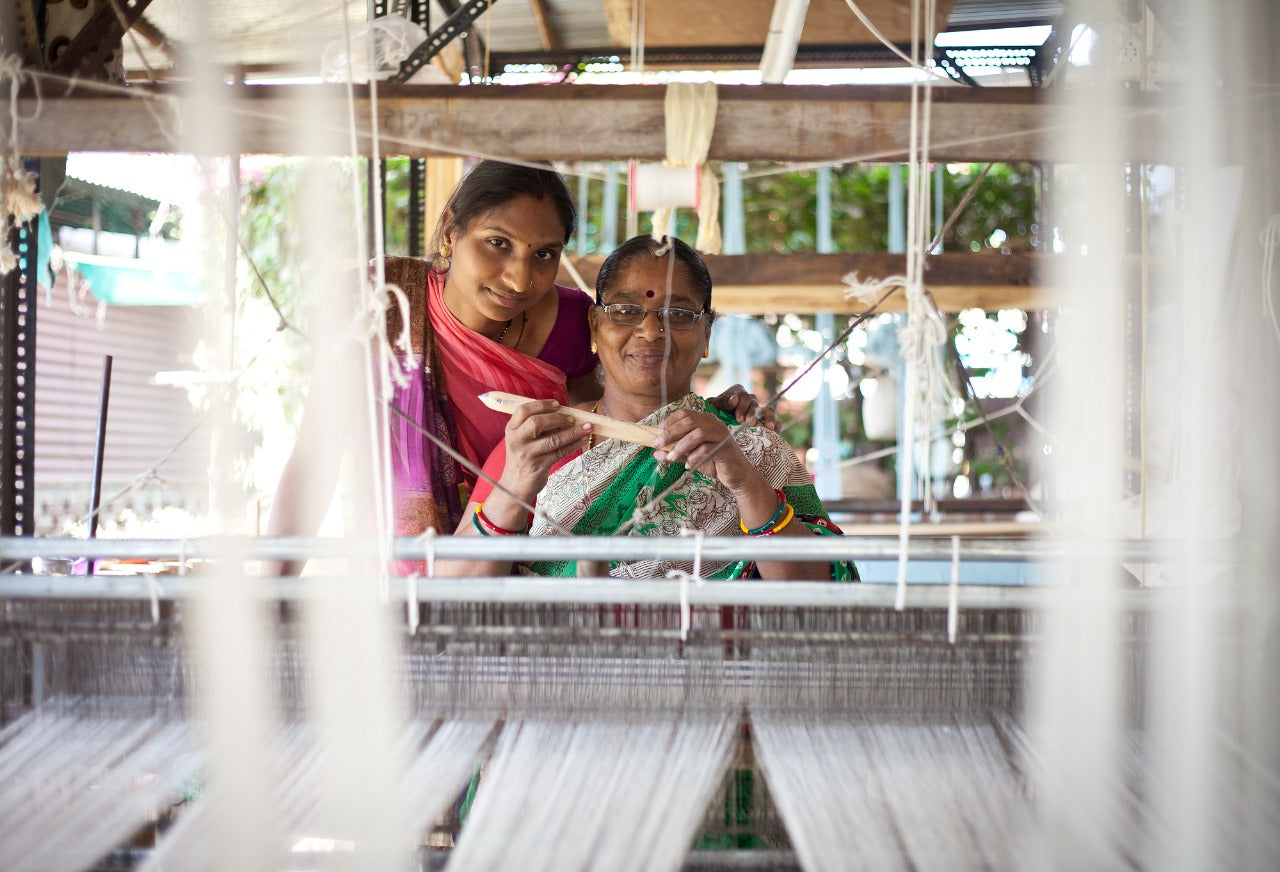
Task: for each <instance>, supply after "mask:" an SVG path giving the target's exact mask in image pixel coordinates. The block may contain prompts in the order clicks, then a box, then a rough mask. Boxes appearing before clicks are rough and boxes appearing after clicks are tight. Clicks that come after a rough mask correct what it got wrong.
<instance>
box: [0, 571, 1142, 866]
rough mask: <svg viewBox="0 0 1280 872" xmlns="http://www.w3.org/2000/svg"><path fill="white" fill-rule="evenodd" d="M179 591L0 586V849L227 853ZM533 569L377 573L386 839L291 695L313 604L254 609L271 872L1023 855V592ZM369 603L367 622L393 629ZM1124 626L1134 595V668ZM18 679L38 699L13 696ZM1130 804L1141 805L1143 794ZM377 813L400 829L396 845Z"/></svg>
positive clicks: (11, 858)
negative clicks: (394, 590) (392, 580)
mask: <svg viewBox="0 0 1280 872" xmlns="http://www.w3.org/2000/svg"><path fill="white" fill-rule="evenodd" d="M54 581H55V582H63V581H65V582H68V583H69V584H70V583H73V582H75V581H76V580H74V579H56V580H54ZM91 581H92V580H89V582H91ZM197 581H198V576H189V577H186V578H178V577H170V578H167V579H165V582H164V588H165V595H164V597H163V598H157V599H153V601H152V602H151V603H148V602H146V600H147V599H148V596H149V592H150V595H151V596H153V597H154V595H155V589H154V586H151V587H148V586H147V585H141V584H132V585H131V584H130V583H129V582H128V581H124V582H122V583H120V584H118V585H117V595H116V596H115V597H111V598H96V599H44V598H42V597H43V595H42V596H41V597H40V598H18V599H11V600H8V601H6V603H5V612H4V623H3V625H2V632H0V640H3V659H0V669H2V672H0V689H2V690H3V701H4V702H5V710H4V711H5V715H6V720H7V721H8V724H7V726H6V728H5V730H4V732H3V734H0V784H4V785H5V789H4V791H3V793H2V794H0V795H2V796H3V806H4V807H3V809H0V855H2V856H0V864H2V865H3V866H4V868H6V869H67V870H83V869H99V868H121V867H130V868H132V867H136V868H142V869H171V868H182V869H191V868H219V861H217V860H215V857H220V858H222V862H225V861H226V859H227V857H228V855H227V854H226V853H225V850H224V851H223V853H219V846H218V845H217V844H216V842H215V841H214V840H215V836H214V835H213V834H214V833H215V832H216V831H217V830H216V827H215V826H214V825H213V822H214V819H215V817H216V815H217V814H218V805H217V803H218V799H217V796H218V786H217V776H216V775H213V776H212V779H211V778H210V776H211V772H210V765H211V764H210V755H209V753H208V752H207V748H206V746H205V743H204V742H203V740H202V735H201V729H200V728H199V723H198V719H193V711H192V709H193V690H194V689H195V688H196V687H198V685H199V684H200V682H201V680H202V672H201V669H200V667H199V665H198V664H197V662H196V658H194V657H193V655H192V652H191V645H190V642H189V639H190V636H191V633H192V627H191V624H190V621H189V618H190V615H191V614H192V613H191V611H190V610H191V608H193V607H196V608H198V605H193V604H192V603H191V602H188V601H187V597H188V596H191V595H193V594H192V591H193V590H194V583H195V582H197ZM89 582H86V584H87V583H89ZM369 584H372V582H369ZM535 584H536V583H535ZM513 585H514V586H513ZM555 587H556V586H555V585H551V586H550V589H549V588H548V585H547V584H546V583H545V582H543V583H542V584H541V585H540V586H538V587H535V586H533V585H530V584H528V583H525V585H524V586H523V587H521V586H520V585H518V584H516V583H514V582H511V581H510V580H508V581H507V582H505V583H503V584H500V585H480V586H479V587H477V586H476V585H475V584H471V585H470V588H469V589H468V586H467V585H466V584H462V583H452V584H451V583H450V582H448V580H430V581H427V580H424V581H422V582H421V583H420V587H418V588H416V589H415V586H414V585H409V586H408V587H407V588H406V589H404V590H402V591H400V592H399V593H398V596H402V597H403V596H407V597H409V598H410V599H420V600H421V602H420V603H419V604H418V607H417V609H416V610H414V611H413V614H412V621H411V626H413V631H412V634H407V633H405V631H404V627H403V624H401V626H400V628H399V630H398V632H399V634H400V635H401V637H402V638H403V639H404V640H405V641H404V644H403V645H401V646H400V648H399V650H398V653H397V654H396V655H395V657H396V660H397V662H398V663H399V664H400V670H401V675H400V677H399V682H400V684H399V686H400V687H401V688H402V689H403V691H402V692H403V699H404V700H405V702H406V705H405V717H404V722H403V724H401V725H399V727H398V730H397V737H396V742H397V747H396V757H397V759H398V760H399V765H398V769H397V771H396V772H395V773H394V778H393V780H394V781H395V789H394V793H393V794H392V795H384V796H380V797H377V798H376V803H377V805H376V814H377V815H378V816H384V817H385V818H386V822H387V824H388V829H387V831H386V835H387V839H388V842H387V844H385V845H383V846H381V847H380V848H379V849H375V850H373V851H372V852H370V850H369V849H368V847H367V846H366V845H359V846H356V845H355V844H354V841H353V839H352V838H351V837H350V836H348V835H346V834H345V833H344V830H343V828H342V826H341V825H336V826H335V825H334V824H333V823H332V821H333V820H334V818H332V817H331V816H330V815H331V813H332V809H330V808H328V807H327V803H326V801H325V799H326V791H325V783H326V782H325V779H324V777H323V775H322V773H323V771H324V769H325V763H324V758H325V755H326V753H328V752H336V753H341V754H344V755H348V756H358V751H359V749H358V747H357V746H356V745H353V744H349V745H347V746H345V747H339V746H334V745H332V742H331V739H332V736H330V739H328V740H326V739H324V738H322V736H323V734H324V728H323V724H321V723H320V721H321V720H322V717H323V716H322V715H320V714H318V713H317V709H316V707H315V705H314V700H312V699H311V698H310V697H311V694H312V691H311V690H309V688H312V685H313V683H314V681H315V680H316V678H317V675H316V673H318V672H319V671H320V670H321V669H323V668H325V667H324V665H323V664H321V663H318V662H317V659H316V658H315V657H314V656H309V655H308V653H307V652H308V650H309V649H308V647H307V644H306V643H305V642H304V640H303V638H302V637H303V636H304V635H305V630H304V627H305V625H306V623H307V622H306V621H305V620H302V619H300V616H301V615H302V613H303V612H305V611H306V610H307V609H308V608H309V606H308V603H314V602H317V601H319V600H320V599H321V598H322V597H321V596H320V595H319V594H317V593H314V592H313V593H311V594H309V595H308V599H307V600H305V601H302V602H301V603H300V604H299V606H298V608H297V609H293V608H290V609H288V610H286V612H285V613H283V616H280V615H279V614H278V615H277V617H276V618H275V619H273V628H272V631H271V636H272V645H271V650H270V651H269V653H268V656H267V658H266V661H265V662H266V663H267V664H268V670H267V671H268V672H269V675H268V676H267V683H268V684H270V686H271V689H272V692H273V694H274V695H276V696H277V697H278V699H279V700H280V708H281V711H282V712H283V714H282V716H281V719H280V724H279V726H278V727H277V728H276V729H274V730H273V731H272V732H271V733H270V735H269V736H267V738H266V742H265V752H266V753H265V756H264V758H263V760H262V762H263V764H264V765H265V767H266V770H267V772H269V773H270V774H269V777H268V778H267V782H266V783H269V784H271V785H272V789H273V792H274V794H275V795H274V796H272V797H270V798H269V799H268V800H267V802H266V806H265V807H269V808H273V809H275V810H276V811H275V813H274V814H273V815H272V817H271V819H270V824H269V826H265V827H263V829H264V832H265V831H269V832H270V834H271V835H270V841H271V851H272V852H274V853H273V857H274V858H275V859H274V860H273V861H272V863H271V866H272V867H273V868H333V867H335V864H336V866H337V867H343V868H346V866H344V865H343V864H344V863H345V864H354V865H349V867H350V868H390V867H396V868H406V862H407V860H408V858H409V852H410V851H416V855H417V863H418V865H419V867H420V868H427V867H429V868H438V867H440V865H441V864H442V863H445V862H447V866H448V868H450V869H501V868H510V869H589V868H596V869H627V868H636V869H679V868H689V869H697V868H707V869H716V868H805V869H826V868H838V867H853V868H870V869H893V868H903V869H908V868H914V869H933V868H937V869H943V868H945V869H964V868H987V869H1012V868H1021V867H1022V866H1023V863H1022V861H1021V859H1020V857H1021V851H1022V850H1023V845H1024V843H1025V842H1026V840H1027V839H1028V838H1029V837H1030V834H1031V827H1032V822H1033V803H1032V799H1033V796H1034V794H1035V788H1034V785H1035V782H1036V760H1035V754H1034V752H1033V751H1032V750H1031V747H1030V744H1029V742H1028V740H1027V738H1026V736H1025V734H1024V730H1023V728H1022V727H1021V726H1020V713H1021V710H1022V708H1023V704H1024V701H1025V696H1026V691H1027V684H1028V669H1027V659H1028V656H1029V655H1030V654H1031V653H1033V652H1034V650H1035V648H1036V645H1035V640H1036V638H1037V636H1038V626H1039V618H1038V607H1039V604H1040V602H1041V600H1040V598H1039V597H1037V596H1035V595H1034V594H1035V593H1036V592H1035V591H1030V590H1016V589H999V588H981V587H972V588H966V589H965V590H964V598H963V605H962V607H961V608H960V609H959V610H958V611H956V612H954V613H952V614H949V611H948V608H947V605H948V603H947V596H946V591H945V589H941V588H934V589H919V590H917V591H915V592H914V593H913V595H912V597H911V600H912V606H911V607H909V608H907V609H905V610H902V611H898V610H895V609H894V608H893V606H892V598H893V590H892V589H891V588H889V587H888V586H878V585H862V586H832V585H826V584H817V583H815V584H807V583H800V584H793V585H791V586H789V587H787V586H784V585H776V584H774V585H771V584H768V583H761V582H757V583H750V582H748V583H743V582H738V583H735V584H733V585H712V584H708V585H705V586H701V587H697V588H692V589H690V588H688V587H685V588H683V589H682V588H681V587H680V585H679V584H678V583H677V582H655V583H654V585H652V586H650V585H641V586H639V587H640V588H654V587H656V590H654V589H651V590H649V591H647V592H643V593H641V592H635V593H633V591H637V590H638V588H637V586H636V585H635V584H634V583H633V584H631V585H625V584H623V585H619V584H618V583H617V582H613V581H609V580H588V579H584V580H579V581H578V582H577V583H575V584H574V585H572V586H570V587H566V588H564V589H562V590H559V591H556V590H555V589H554V588H555ZM46 590H56V584H50V585H48V586H47V587H46ZM276 590H277V592H279V593H281V594H282V595H283V596H285V597H292V596H294V595H296V589H293V590H294V593H293V594H290V593H289V591H290V588H289V587H287V586H285V587H279V588H277V589H276ZM415 593H416V597H415ZM335 596H336V597H337V599H338V600H339V601H346V600H350V599H352V597H351V595H350V593H349V592H347V593H343V594H335ZM396 596H397V594H393V602H392V604H391V605H389V606H388V605H384V606H382V607H381V619H382V620H384V621H385V622H386V623H387V624H388V625H390V624H393V623H400V622H401V621H403V618H402V617H401V615H402V614H403V610H404V608H405V604H404V602H403V601H396V599H395V597H396ZM682 597H684V598H687V599H688V600H689V602H690V605H689V607H688V615H689V616H688V619H687V621H686V622H685V626H686V627H687V629H686V630H684V631H682V629H681V627H682V617H681V605H680V600H681V598H682ZM833 597H835V600H834V602H835V603H836V604H831V603H832V602H833ZM170 598H171V599H172V601H169V600H170ZM130 599H135V600H142V601H141V602H138V601H132V602H130V601H127V600H130ZM534 600H537V601H534ZM727 603H737V604H736V605H732V604H727ZM341 608H343V607H341V606H340V610H341ZM273 613H274V612H273ZM949 620H954V621H955V623H954V625H953V626H952V627H949ZM1142 627H1143V621H1142V618H1141V614H1140V610H1135V611H1133V612H1132V613H1131V618H1130V623H1129V629H1128V637H1127V638H1126V640H1125V644H1126V646H1127V648H1128V650H1129V652H1130V657H1131V663H1132V668H1131V679H1130V680H1131V681H1134V682H1137V681H1138V680H1139V676H1140V674H1141V668H1140V652H1141V645H1140V644H1138V643H1140V642H1141V639H1142V636H1143V632H1142ZM949 630H953V632H949ZM949 636H954V642H952V641H949ZM682 637H683V638H682ZM33 697H34V700H35V701H41V700H43V701H44V704H43V705H41V706H39V707H38V708H37V709H36V710H35V711H31V712H28V713H25V714H24V712H25V711H26V709H27V704H29V703H30V702H32V701H33ZM195 707H196V708H198V706H195ZM326 749H328V752H327V751H326ZM331 762H332V761H331ZM348 762H350V761H348ZM477 766H481V767H482V773H481V775H480V777H479V779H478V789H477V790H475V792H474V802H473V804H470V808H469V813H468V814H467V815H466V821H465V823H464V824H462V825H461V827H459V813H458V812H459V808H458V807H459V805H460V797H462V796H463V794H464V793H466V792H467V790H468V783H469V782H471V780H472V776H473V774H474V773H475V771H476V767H477ZM468 802H469V803H470V800H468ZM1131 813H1132V814H1133V815H1134V825H1135V826H1137V825H1139V823H1140V819H1141V804H1140V803H1138V804H1135V806H1134V808H1133V809H1131ZM393 818H403V819H402V820H400V819H397V820H396V822H395V823H396V825H397V826H400V827H402V828H403V829H405V831H407V832H411V833H412V834H413V839H414V841H413V843H412V845H410V844H396V838H395V832H396V826H392V825H391V823H392V819H393ZM90 822H92V824H93V825H92V826H89V823H90ZM455 837H456V844H455ZM357 847H358V848H359V852H358V853H356V851H357ZM344 857H345V858H346V859H344ZM352 858H359V859H352ZM371 858H373V859H371ZM113 864H114V865H113Z"/></svg>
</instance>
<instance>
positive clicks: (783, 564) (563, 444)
mask: <svg viewBox="0 0 1280 872" xmlns="http://www.w3.org/2000/svg"><path fill="white" fill-rule="evenodd" d="M596 299H597V304H596V305H595V306H594V307H593V308H592V310H591V335H592V337H593V338H594V340H595V344H596V346H597V348H598V349H599V356H600V363H601V366H602V367H603V369H604V375H605V379H604V392H603V395H602V396H601V397H600V398H599V399H598V400H595V401H592V402H586V403H580V404H578V407H579V408H584V409H589V410H592V411H595V412H598V413H601V414H605V415H607V416H608V417H611V418H617V419H619V420H622V421H632V422H639V423H641V424H647V425H651V426H654V427H657V428H659V430H660V431H661V435H660V436H659V437H658V438H657V439H656V440H655V443H654V445H653V446H643V445H635V444H631V443H625V442H620V441H617V440H614V439H599V440H597V439H596V438H595V436H594V434H593V433H592V432H591V426H590V425H589V424H580V423H578V422H577V421H576V419H574V418H573V417H571V416H570V415H567V414H565V412H564V411H563V410H562V409H561V408H560V407H559V406H557V404H556V403H554V402H551V401H546V400H543V401H538V402H531V403H526V404H525V405H523V406H522V407H521V408H520V409H518V410H516V412H515V414H513V415H512V416H511V419H510V421H509V423H508V425H507V428H506V438H505V441H504V443H503V444H502V445H500V446H498V448H497V449H495V451H494V453H493V455H491V456H490V458H489V460H488V461H487V462H486V464H485V471H486V473H489V474H490V475H491V476H492V477H493V478H495V479H496V480H497V481H498V484H499V485H500V486H499V487H496V488H491V487H490V486H489V485H488V483H487V482H484V481H481V482H480V484H479V485H478V486H477V488H476V490H475V491H474V492H473V494H472V500H471V503H470V504H469V505H468V506H467V512H466V515H465V517H464V519H463V521H462V522H461V524H460V525H459V526H458V528H457V531H456V532H457V534H458V535H484V536H499V535H518V534H521V533H525V532H527V533H529V534H531V535H554V534H555V532H556V530H557V529H564V530H570V531H572V532H573V533H574V534H576V535H618V534H620V533H626V534H629V535H640V536H663V535H667V536H670V535H676V534H677V533H679V531H680V530H681V529H684V528H689V529H697V530H702V531H703V532H705V533H707V534H708V535H714V536H727V535H779V536H795V537H803V536H811V535H813V534H814V533H827V534H830V533H838V532H839V530H838V528H836V527H835V526H834V525H833V524H832V523H831V520H830V518H829V517H828V516H827V513H826V511H825V510H824V509H823V507H822V504H821V502H820V501H819V500H818V495H817V493H816V491H815V490H814V488H813V484H812V481H811V479H810V477H809V474H808V472H807V471H806V470H805V468H804V466H803V465H802V464H801V463H800V461H799V459H798V458H797V457H796V455H795V452H794V451H793V450H792V449H791V447H790V446H789V445H788V444H787V443H786V442H785V441H784V440H783V439H782V437H780V436H778V435H777V434H776V433H773V432H771V431H769V430H767V429H765V428H759V427H746V428H741V429H739V430H738V431H737V432H736V433H735V434H734V437H733V438H732V439H730V438H729V433H730V431H729V426H730V425H731V424H732V423H733V418H732V417H731V416H728V415H724V414H722V413H719V412H717V410H716V409H715V408H714V407H713V406H712V405H711V404H710V403H708V402H707V401H706V400H704V399H703V398H701V397H699V396H697V395H696V394H694V393H692V390H691V388H692V382H693V374H694V371H695V370H696V368H697V365H698V361H699V359H701V358H702V357H703V356H704V355H705V354H706V349H707V343H708V341H709V340H710V338H711V325H712V322H713V321H714V319H715V313H714V312H713V311H712V309H711V276H710V274H709V273H708V272H707V267H706V264H705V263H704V262H703V260H702V258H701V257H700V256H699V255H698V253H697V252H695V251H694V250H693V249H692V248H690V247H689V246H687V245H686V244H685V243H683V242H681V241H679V240H675V239H673V240H663V241H662V242H655V241H654V240H653V239H651V238H650V237H647V236H641V237H636V238H634V239H631V240H628V241H627V242H625V243H623V244H622V245H621V246H620V247H619V248H618V249H617V250H615V251H614V252H613V253H612V254H611V255H609V257H608V258H607V259H606V260H605V263H604V265H603V266H602V267H601V268H600V274H599V276H598V277H597V279H596ZM535 500H536V501H537V503H536V504H537V506H538V508H539V509H540V510H541V511H540V515H539V517H537V518H536V519H533V520H532V522H531V519H530V517H529V513H528V512H527V511H526V509H525V508H524V506H523V505H521V503H522V502H524V503H532V502H534V501H535ZM516 568H517V569H518V570H519V571H521V572H524V573H531V574H540V575H562V574H572V573H573V572H574V569H575V567H574V563H573V562H572V561H540V562H536V563H530V564H520V565H518V566H517V567H516ZM672 568H680V569H684V570H685V571H688V570H689V569H690V568H691V567H690V566H689V565H687V564H684V563H672V562H669V561H654V560H646V561H631V562H621V563H619V562H615V563H614V564H613V565H612V567H611V574H613V575H615V576H621V577H628V578H660V577H662V576H663V575H665V573H666V571H667V570H668V569H672ZM511 569H512V564H511V563H510V562H504V561H468V562H466V563H463V562H454V561H450V562H449V563H448V565H447V566H445V565H442V566H441V567H440V571H441V572H442V573H444V574H459V575H505V574H508V573H510V572H511ZM704 571H705V573H706V574H707V576H709V577H712V578H740V577H746V576H750V575H756V574H758V575H759V576H761V577H764V578H769V579H815V578H833V579H840V580H856V579H857V574H856V572H855V571H854V568H853V565H852V564H851V563H848V562H838V563H826V562H821V561H778V562H767V563H760V564H759V565H755V564H752V563H749V562H747V561H727V562H721V563H716V562H708V563H705V564H704Z"/></svg>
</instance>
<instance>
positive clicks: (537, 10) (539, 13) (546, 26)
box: [529, 0, 560, 51]
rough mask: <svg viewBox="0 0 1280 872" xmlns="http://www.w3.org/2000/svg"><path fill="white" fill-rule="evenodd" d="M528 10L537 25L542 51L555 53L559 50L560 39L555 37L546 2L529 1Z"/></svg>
mask: <svg viewBox="0 0 1280 872" xmlns="http://www.w3.org/2000/svg"><path fill="white" fill-rule="evenodd" d="M529 8H530V9H531V10H532V11H533V20H534V22H535V23H536V24H537V25H538V38H539V39H540V40H541V41H542V48H543V50H544V51H555V50H556V49H558V48H560V39H559V38H558V37H557V36H556V29H555V25H554V24H553V23H552V21H551V13H550V12H549V11H548V9H547V0H529Z"/></svg>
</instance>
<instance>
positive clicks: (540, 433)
mask: <svg viewBox="0 0 1280 872" xmlns="http://www.w3.org/2000/svg"><path fill="white" fill-rule="evenodd" d="M590 435H591V425H590V424H582V423H579V422H578V421H577V419H575V418H573V417H572V416H571V415H569V414H568V413H567V412H565V410H564V407H563V406H561V405H560V404H559V403H557V402H556V401H555V400H534V401H533V402H530V403H525V404H524V405H522V406H520V408H518V409H516V411H515V413H514V414H512V416H511V420H510V421H508V422H507V431H506V437H505V438H506V451H507V459H506V464H505V466H503V469H502V478H501V480H500V484H501V485H502V486H503V487H504V488H507V489H509V490H511V491H512V492H514V493H515V494H516V495H517V496H519V497H521V498H522V499H524V500H526V501H532V499H533V497H535V496H536V495H537V493H538V491H540V490H542V488H543V485H545V484H546V483H547V476H548V475H549V474H550V473H551V467H552V466H554V465H555V464H556V463H557V462H559V461H560V460H563V459H564V458H565V457H568V456H569V455H570V454H572V453H573V452H575V451H578V450H581V449H584V448H586V446H587V439H588V437H590Z"/></svg>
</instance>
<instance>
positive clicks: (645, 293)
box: [644, 290, 653, 299]
mask: <svg viewBox="0 0 1280 872" xmlns="http://www.w3.org/2000/svg"><path fill="white" fill-rule="evenodd" d="M644 295H645V296H646V297H648V298H649V299H653V291H651V290H650V291H645V292H644Z"/></svg>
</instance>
